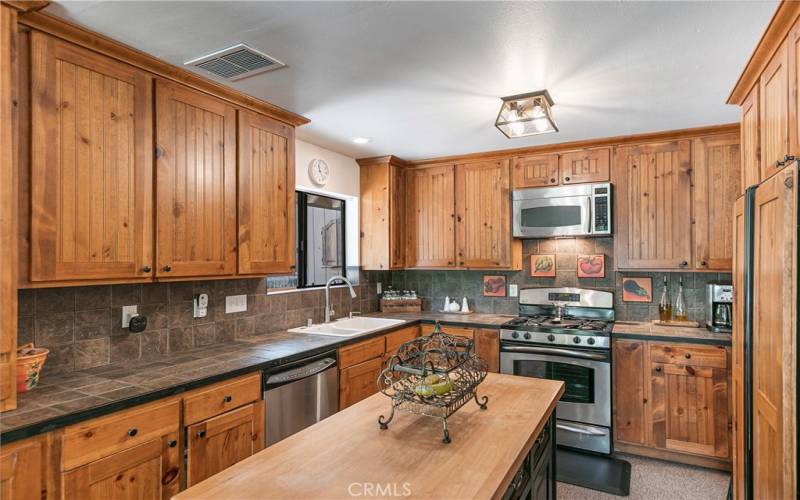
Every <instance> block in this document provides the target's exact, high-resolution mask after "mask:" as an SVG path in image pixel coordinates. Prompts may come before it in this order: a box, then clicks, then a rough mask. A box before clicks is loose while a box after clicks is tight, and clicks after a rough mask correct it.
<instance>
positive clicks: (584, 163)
mask: <svg viewBox="0 0 800 500" xmlns="http://www.w3.org/2000/svg"><path fill="white" fill-rule="evenodd" d="M558 163H559V168H558V170H559V173H560V174H561V183H562V184H577V183H580V182H608V179H609V177H610V175H611V172H610V166H611V153H610V152H609V150H608V149H607V148H603V149H584V150H582V151H573V152H571V153H563V154H562V155H561V156H560V157H559V159H558Z"/></svg>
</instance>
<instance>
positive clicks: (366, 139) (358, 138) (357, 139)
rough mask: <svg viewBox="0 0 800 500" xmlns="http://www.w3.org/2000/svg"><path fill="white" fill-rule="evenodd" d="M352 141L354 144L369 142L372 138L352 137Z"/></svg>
mask: <svg viewBox="0 0 800 500" xmlns="http://www.w3.org/2000/svg"><path fill="white" fill-rule="evenodd" d="M353 142H355V143H356V144H369V143H370V142H372V139H371V138H369V137H354V138H353Z"/></svg>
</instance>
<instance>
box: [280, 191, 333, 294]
mask: <svg viewBox="0 0 800 500" xmlns="http://www.w3.org/2000/svg"><path fill="white" fill-rule="evenodd" d="M295 195H296V196H295V198H296V200H297V210H296V213H297V224H296V231H297V233H296V235H297V239H296V241H297V273H296V274H295V275H292V276H276V277H270V278H267V287H268V288H269V289H289V288H309V287H315V286H324V285H325V283H326V282H327V281H328V279H329V278H331V277H332V276H336V275H344V273H345V267H344V263H345V242H344V234H345V232H344V231H345V228H344V221H345V211H344V210H345V202H344V200H340V199H338V198H332V197H330V196H323V195H319V194H312V193H305V192H303V191H296V192H295Z"/></svg>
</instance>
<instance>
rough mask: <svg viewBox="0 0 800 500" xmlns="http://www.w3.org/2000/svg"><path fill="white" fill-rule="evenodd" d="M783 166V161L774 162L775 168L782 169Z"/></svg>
mask: <svg viewBox="0 0 800 500" xmlns="http://www.w3.org/2000/svg"><path fill="white" fill-rule="evenodd" d="M783 165H784V162H783V160H777V161H776V162H775V166H776V167H782V166H783Z"/></svg>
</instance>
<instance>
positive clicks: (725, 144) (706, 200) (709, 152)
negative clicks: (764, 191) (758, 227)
mask: <svg viewBox="0 0 800 500" xmlns="http://www.w3.org/2000/svg"><path fill="white" fill-rule="evenodd" d="M739 161H740V155H739V135H738V134H731V135H721V136H712V137H702V138H699V139H695V140H694V141H693V149H692V164H693V165H694V168H693V169H692V175H693V177H694V182H693V184H694V186H693V189H692V197H693V199H694V219H695V224H694V266H695V268H697V269H700V270H714V271H729V270H731V269H732V267H733V263H732V260H731V259H732V257H733V249H732V241H733V237H732V233H731V230H732V228H733V223H732V218H733V204H734V203H735V201H736V197H737V196H738V195H739V192H740V191H741V189H740V187H739V181H740V178H739V175H737V174H738V172H739V168H740V163H739Z"/></svg>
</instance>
